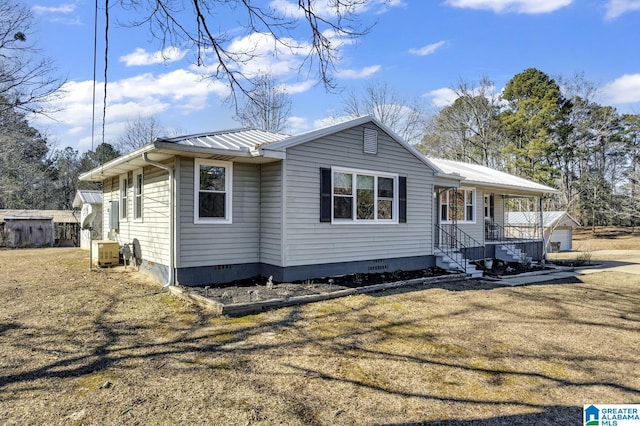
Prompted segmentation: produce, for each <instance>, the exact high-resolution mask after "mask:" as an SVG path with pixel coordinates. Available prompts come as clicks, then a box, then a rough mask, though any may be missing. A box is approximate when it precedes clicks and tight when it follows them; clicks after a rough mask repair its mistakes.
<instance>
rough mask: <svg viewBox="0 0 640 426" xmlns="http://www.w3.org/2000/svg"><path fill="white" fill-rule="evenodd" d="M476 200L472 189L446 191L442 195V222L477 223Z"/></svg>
mask: <svg viewBox="0 0 640 426" xmlns="http://www.w3.org/2000/svg"><path fill="white" fill-rule="evenodd" d="M475 198H476V191H475V189H472V188H459V189H449V190H448V191H444V192H443V193H441V194H440V221H441V222H453V221H456V222H475V220H476V218H475Z"/></svg>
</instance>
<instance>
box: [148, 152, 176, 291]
mask: <svg viewBox="0 0 640 426" xmlns="http://www.w3.org/2000/svg"><path fill="white" fill-rule="evenodd" d="M142 159H143V160H144V162H145V163H148V164H150V165H152V166H155V167H158V168H160V169H163V170H166V171H167V172H169V277H168V279H167V283H166V284H165V285H164V286H165V287H169V286H172V285H173V284H174V283H175V279H174V275H175V273H174V263H175V262H174V254H175V250H174V244H175V226H174V222H175V218H174V213H173V211H174V204H175V201H174V200H175V197H174V193H173V191H174V185H175V184H174V181H175V174H174V170H173V167H169V166H167V165H166V164H162V163H159V162H157V161H153V160H150V159H149V157H148V154H147V153H146V152H143V153H142Z"/></svg>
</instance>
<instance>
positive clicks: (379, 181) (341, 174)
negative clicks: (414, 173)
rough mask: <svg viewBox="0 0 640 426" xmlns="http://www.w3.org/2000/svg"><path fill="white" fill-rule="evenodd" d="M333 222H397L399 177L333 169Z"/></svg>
mask: <svg viewBox="0 0 640 426" xmlns="http://www.w3.org/2000/svg"><path fill="white" fill-rule="evenodd" d="M332 177H333V181H332V191H331V196H332V205H333V208H332V211H333V215H332V221H335V222H342V221H356V222H388V223H397V222H398V176H397V175H392V174H383V173H378V172H368V171H359V170H344V169H333V173H332Z"/></svg>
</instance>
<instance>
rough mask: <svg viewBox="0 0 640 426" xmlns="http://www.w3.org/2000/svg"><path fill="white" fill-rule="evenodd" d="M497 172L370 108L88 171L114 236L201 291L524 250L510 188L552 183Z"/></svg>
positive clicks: (197, 140) (521, 190)
mask: <svg viewBox="0 0 640 426" xmlns="http://www.w3.org/2000/svg"><path fill="white" fill-rule="evenodd" d="M495 173H498V172H495ZM495 173H494V171H492V170H491V169H488V168H482V169H475V168H474V166H471V165H465V164H463V163H457V162H446V161H444V160H432V159H429V158H426V157H425V156H423V155H422V154H420V153H419V152H417V151H416V150H415V148H413V147H412V146H411V145H409V144H407V143H406V142H404V141H403V140H402V139H400V138H399V137H398V136H397V135H395V134H394V133H393V132H392V131H390V130H389V129H388V128H387V127H386V126H384V125H383V124H381V123H380V122H379V121H377V120H376V119H375V118H372V117H370V116H366V117H360V118H356V119H353V120H350V121H346V122H342V123H339V124H335V125H332V126H329V127H325V128H322V129H318V130H315V131H311V132H308V133H304V134H300V135H296V136H288V135H282V134H276V133H270V132H265V131H260V130H254V129H240V130H231V131H222V132H214V133H207V134H200V135H191V136H184V137H177V138H169V139H158V140H156V141H155V142H153V143H150V144H149V145H146V146H144V147H142V148H139V149H138V150H136V151H133V152H131V153H129V154H126V155H123V156H121V157H119V158H116V159H114V160H112V161H110V162H108V163H106V164H104V165H103V166H101V167H98V168H96V169H94V170H91V171H89V172H87V173H85V174H84V175H82V176H81V177H80V178H81V179H82V180H85V181H97V182H102V184H103V221H104V226H103V235H102V238H103V239H108V240H113V241H117V242H118V243H119V244H120V245H121V246H124V245H125V244H128V245H129V246H130V247H131V249H132V251H133V253H134V257H135V259H136V262H137V263H138V264H140V266H141V267H142V268H144V269H146V270H148V271H150V272H151V273H153V274H154V275H155V276H156V277H157V278H158V279H159V280H161V281H163V282H166V283H168V284H173V283H178V284H181V285H187V286H197V285H209V284H218V283H227V282H230V281H234V280H238V279H245V278H250V277H254V276H258V275H262V276H264V277H269V276H272V277H273V279H274V280H275V281H296V280H305V279H314V278H322V277H328V276H336V275H343V274H354V273H378V272H393V271H397V270H419V269H424V268H428V267H431V266H435V265H439V266H443V267H445V268H447V269H464V270H465V271H467V272H471V271H469V261H471V260H477V259H480V258H484V257H486V256H488V255H487V254H486V253H487V252H488V251H489V252H490V253H491V255H492V256H493V255H494V254H497V255H501V253H502V252H503V251H504V252H509V253H511V251H513V250H511V247H514V246H513V245H512V244H511V242H508V241H507V239H508V238H507V236H505V235H504V232H502V231H501V230H502V229H504V228H503V226H504V203H505V200H506V199H507V198H508V197H510V196H526V197H542V196H543V195H544V194H547V193H550V192H554V190H553V189H552V188H548V187H545V186H542V185H538V184H535V183H533V182H530V181H526V180H524V179H520V178H517V177H515V176H511V175H507V174H500V175H496V174H495ZM534 242H535V244H534V245H535V247H534V246H532V247H530V248H531V250H530V251H532V252H533V251H535V252H536V255H535V256H532V258H533V257H537V258H541V257H542V256H543V255H544V253H543V246H544V245H543V244H542V240H537V241H534ZM531 243H532V242H531V241H528V242H527V244H529V245H530V244H531ZM519 244H520V246H522V248H523V249H525V248H527V247H525V246H523V244H524V242H523V241H519ZM516 248H517V247H516ZM533 249H535V250H533ZM523 256H524V255H523V254H522V252H520V257H523Z"/></svg>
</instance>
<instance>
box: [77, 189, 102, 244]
mask: <svg viewBox="0 0 640 426" xmlns="http://www.w3.org/2000/svg"><path fill="white" fill-rule="evenodd" d="M73 208H75V209H80V224H81V225H82V230H81V231H80V234H81V235H80V247H81V248H83V249H85V250H89V248H90V245H91V243H90V241H91V235H90V234H89V233H90V232H93V236H94V238H95V237H101V236H102V191H91V190H86V189H79V190H78V192H76V196H75V198H74V199H73ZM85 225H89V226H90V227H91V230H90V229H85V228H86V226H85Z"/></svg>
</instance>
